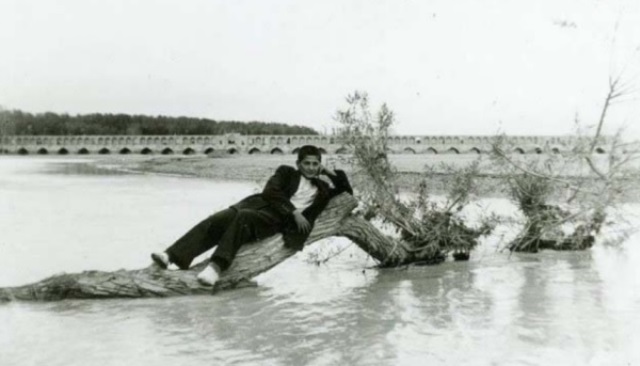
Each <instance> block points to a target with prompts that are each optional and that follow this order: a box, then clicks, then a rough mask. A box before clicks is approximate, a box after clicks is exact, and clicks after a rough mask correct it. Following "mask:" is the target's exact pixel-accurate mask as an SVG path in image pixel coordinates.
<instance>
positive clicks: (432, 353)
mask: <svg viewBox="0 0 640 366" xmlns="http://www.w3.org/2000/svg"><path fill="white" fill-rule="evenodd" d="M89 159H90V158H89ZM85 161H86V160H81V159H65V158H60V157H50V158H47V157H0V287H5V286H16V285H22V284H25V283H28V282H33V281H37V280H40V279H42V278H44V277H47V276H50V275H52V274H55V273H60V272H77V271H82V270H86V269H98V270H117V269H120V268H127V269H133V268H140V267H144V266H147V265H148V264H149V253H150V252H151V251H156V250H161V249H163V248H164V247H165V246H167V245H168V244H170V243H171V242H172V241H173V240H175V239H177V238H178V237H179V236H180V235H181V234H182V233H183V232H184V231H185V230H187V229H189V228H190V227H191V225H193V224H194V223H196V222H197V221H198V220H200V219H201V218H203V217H205V216H206V215H208V214H210V213H212V212H213V211H215V210H218V209H221V208H224V207H226V206H228V205H230V204H232V203H234V202H236V201H237V200H239V199H241V198H243V197H244V196H246V195H248V194H250V193H253V192H255V191H257V190H258V189H259V188H260V187H259V186H258V185H257V184H255V183H249V182H248V183H238V182H224V181H214V180H205V179H195V178H181V177H176V176H160V175H150V174H124V173H115V172H109V171H104V170H98V169H90V168H87V166H86V165H84V164H82V163H83V162H85ZM495 201H496V202H493V204H496V205H498V206H500V205H505V207H506V203H505V202H497V201H499V200H495ZM488 204H492V203H491V202H489V203H488ZM629 210H630V212H631V213H636V214H638V213H640V208H638V207H637V206H629ZM631 220H635V221H636V222H638V221H640V220H638V219H637V218H634V217H632V218H631ZM498 240H499V239H498V238H488V239H487V240H485V241H484V242H483V244H482V245H481V246H480V248H479V249H478V250H477V251H476V252H474V253H473V255H472V258H471V260H470V261H469V262H446V263H444V264H442V265H439V266H432V267H410V268H399V269H388V270H379V269H376V268H375V267H373V265H374V262H373V261H372V260H371V259H369V258H368V257H367V256H366V255H365V254H364V253H362V252H361V251H360V250H359V249H358V248H357V247H355V246H354V245H350V244H349V242H348V241H346V240H344V239H333V240H326V241H323V242H319V243H316V244H314V245H313V246H311V247H309V248H307V249H305V251H303V252H302V253H299V254H297V255H296V256H295V257H293V258H292V259H289V260H288V261H286V262H284V263H283V264H281V265H279V266H277V267H276V268H274V269H273V270H271V271H269V272H267V273H265V274H262V275H261V276H259V277H258V278H257V282H258V284H259V286H258V287H256V288H248V289H242V290H236V291H227V292H224V293H221V294H219V295H217V296H194V297H184V298H171V299H138V300H100V301H61V302H52V303H19V302H11V303H0V365H3V366H9V365H48V366H53V365H65V366H70V365H83V366H84V365H124V364H130V365H154V366H157V365H174V366H177V365H200V364H207V365H226V364H228V365H503V364H504V365H638V364H640V250H639V249H640V236H638V235H634V236H631V237H630V238H629V239H628V240H627V241H626V243H625V244H624V245H623V246H622V247H621V248H613V247H607V246H602V245H600V246H597V247H596V248H594V249H593V250H590V251H587V252H581V253H551V252H544V253H540V254H509V253H505V252H502V251H498V250H497V244H496V242H497V241H498ZM345 246H348V247H347V248H346V250H345V251H344V252H343V253H342V254H340V255H339V256H337V257H335V258H333V259H331V260H330V261H328V262H327V263H326V264H323V265H319V266H318V265H316V264H314V263H313V262H312V260H311V259H313V258H315V257H316V256H322V255H325V253H327V252H331V251H333V250H336V248H344V247H345Z"/></svg>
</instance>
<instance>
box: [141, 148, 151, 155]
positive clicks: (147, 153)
mask: <svg viewBox="0 0 640 366" xmlns="http://www.w3.org/2000/svg"><path fill="white" fill-rule="evenodd" d="M140 154H142V155H149V154H153V151H152V150H151V149H150V148H148V147H145V148H144V149H142V150H140Z"/></svg>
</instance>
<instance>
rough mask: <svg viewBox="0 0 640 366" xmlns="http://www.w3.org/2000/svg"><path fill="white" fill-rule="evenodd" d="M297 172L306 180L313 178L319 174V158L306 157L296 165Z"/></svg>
mask: <svg viewBox="0 0 640 366" xmlns="http://www.w3.org/2000/svg"><path fill="white" fill-rule="evenodd" d="M296 165H298V170H299V171H300V172H301V173H302V175H304V176H305V177H307V178H315V177H317V176H318V173H320V157H319V156H315V155H307V156H305V157H304V159H302V160H300V161H298V162H297V163H296Z"/></svg>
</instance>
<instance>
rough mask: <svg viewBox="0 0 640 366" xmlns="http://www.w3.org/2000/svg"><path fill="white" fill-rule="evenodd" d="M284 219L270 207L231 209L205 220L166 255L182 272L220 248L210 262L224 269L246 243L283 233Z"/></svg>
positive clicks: (171, 247) (175, 244) (178, 241)
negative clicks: (195, 259)
mask: <svg viewBox="0 0 640 366" xmlns="http://www.w3.org/2000/svg"><path fill="white" fill-rule="evenodd" d="M281 227H282V220H281V219H280V217H279V215H277V214H275V213H274V212H273V211H271V210H270V209H269V208H264V209H260V210H253V209H241V210H237V209H235V208H228V209H226V210H222V211H219V212H216V213H215V214H213V215H211V216H209V217H207V218H206V219H204V220H202V221H201V222H200V223H199V224H197V225H196V226H194V227H193V228H192V229H191V230H189V231H188V232H187V233H186V234H184V235H183V236H182V237H181V238H180V239H178V240H177V241H176V242H175V243H174V244H173V245H171V246H170V247H169V248H168V249H167V250H166V253H167V254H168V255H169V260H170V261H171V262H172V263H175V264H176V265H177V266H178V267H180V268H181V269H188V268H189V266H190V265H191V262H192V261H193V259H194V258H195V257H197V256H199V255H200V254H202V253H204V252H206V251H207V250H209V249H211V248H213V247H214V246H216V245H217V248H216V250H215V251H214V252H213V254H212V255H211V261H212V262H214V263H215V264H217V265H218V267H220V269H222V270H225V269H227V268H228V267H229V266H230V265H231V262H233V259H234V258H235V256H236V253H238V249H240V247H241V246H242V245H243V244H246V243H249V242H253V241H258V240H261V239H265V238H268V237H270V236H272V235H275V234H276V233H278V232H281Z"/></svg>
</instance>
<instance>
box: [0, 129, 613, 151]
mask: <svg viewBox="0 0 640 366" xmlns="http://www.w3.org/2000/svg"><path fill="white" fill-rule="evenodd" d="M506 140H507V142H508V145H509V146H512V149H513V151H512V152H514V153H520V154H536V153H538V154H539V153H543V152H549V153H563V152H568V151H571V149H572V148H573V147H574V146H575V143H576V138H575V137H571V136H569V137H567V136H508V137H506ZM493 141H494V137H493V136H391V137H390V138H389V147H390V149H391V151H392V152H393V153H397V154H469V153H471V154H482V153H486V152H487V151H489V150H490V148H491V144H492V142H493ZM307 144H313V145H316V146H318V147H319V148H320V149H321V150H322V151H323V152H324V153H329V154H341V153H348V152H349V151H348V149H347V148H345V147H344V146H343V145H342V144H341V143H340V140H339V138H337V137H336V136H332V135H276V136H274V135H240V134H235V133H232V134H226V135H203V136H191V135H189V136H187V135H185V136H176V135H163V136H4V137H3V136H0V152H2V153H8V154H20V155H26V154H165V155H166V154H184V155H191V154H211V153H226V154H238V153H242V154H256V153H262V154H285V153H296V152H297V149H299V148H300V147H301V146H303V145H307ZM597 151H598V152H599V153H604V152H606V151H605V149H604V148H601V147H599V148H598V149H597Z"/></svg>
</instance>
